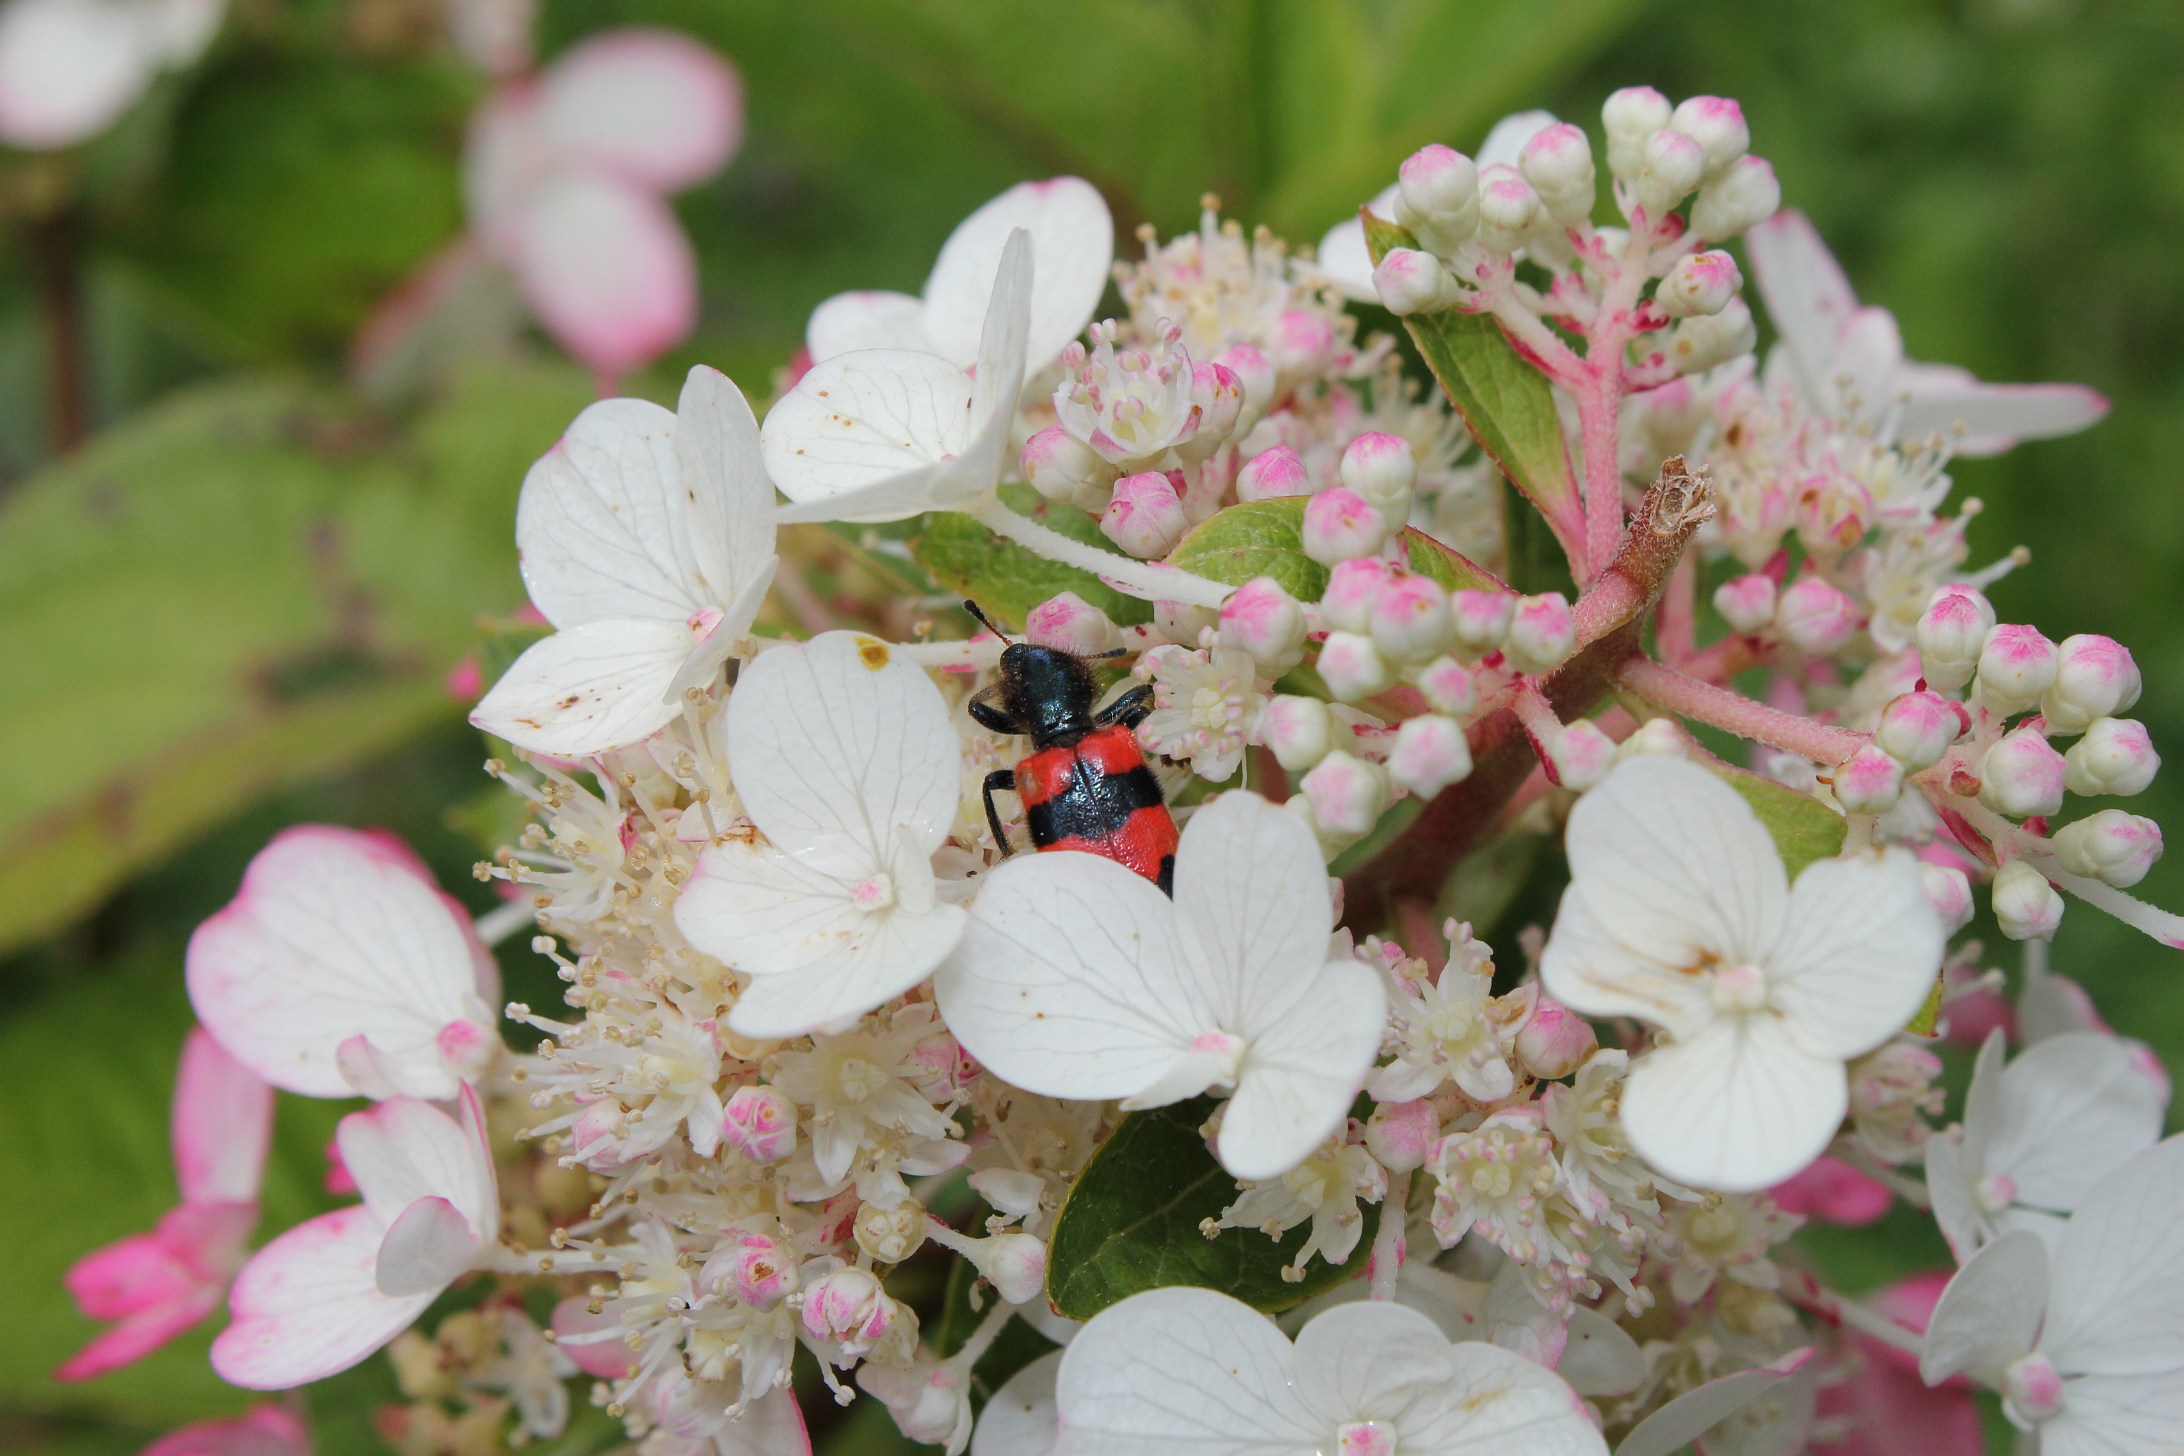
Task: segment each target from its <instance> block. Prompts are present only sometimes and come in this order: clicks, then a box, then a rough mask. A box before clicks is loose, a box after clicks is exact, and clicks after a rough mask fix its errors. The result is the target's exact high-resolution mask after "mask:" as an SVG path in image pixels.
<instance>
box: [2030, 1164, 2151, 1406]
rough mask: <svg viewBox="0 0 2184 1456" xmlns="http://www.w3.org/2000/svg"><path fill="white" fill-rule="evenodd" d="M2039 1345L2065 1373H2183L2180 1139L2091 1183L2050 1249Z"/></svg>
mask: <svg viewBox="0 0 2184 1456" xmlns="http://www.w3.org/2000/svg"><path fill="white" fill-rule="evenodd" d="M2054 1271H2055V1272H2054V1277H2053V1280H2052V1283H2053V1286H2054V1296H2053V1299H2052V1301H2051V1302H2050V1304H2049V1305H2048V1322H2047V1328H2046V1330H2045V1331H2043V1332H2042V1334H2041V1336H2040V1345H2041V1349H2042V1351H2043V1352H2044V1353H2045V1354H2046V1355H2047V1356H2048V1357H2049V1358H2050V1359H2052V1360H2053V1361H2054V1362H2055V1366H2056V1368H2057V1369H2059V1370H2062V1371H2065V1372H2066V1373H2077V1372H2083V1373H2085V1374H2089V1375H2152V1374H2157V1373H2162V1372H2174V1371H2184V1137H2172V1138H2170V1139H2168V1140H2167V1141H2165V1142H2162V1143H2159V1144H2157V1145H2156V1146H2155V1147H2153V1148H2152V1149H2151V1150H2149V1151H2147V1152H2144V1153H2141V1154H2139V1155H2138V1156H2137V1157H2136V1158H2133V1159H2132V1160H2131V1161H2130V1162H2128V1163H2126V1164H2124V1165H2123V1166H2122V1167H2121V1168H2118V1169H2117V1170H2116V1171H2115V1172H2113V1173H2110V1174H2109V1175H2108V1176H2107V1177H2105V1178H2103V1179H2101V1181H2100V1182H2098V1183H2096V1184H2094V1185H2093V1188H2092V1190H2091V1191H2090V1192H2088V1193H2087V1194H2086V1197H2085V1201H2084V1203H2083V1204H2081V1205H2080V1207H2079V1209H2078V1211H2077V1212H2076V1213H2074V1214H2072V1215H2071V1218H2070V1223H2069V1225H2068V1227H2066V1228H2065V1229H2064V1230H2063V1237H2062V1242H2061V1244H2060V1246H2059V1247H2058V1248H2057V1249H2056V1251H2055V1260H2054Z"/></svg>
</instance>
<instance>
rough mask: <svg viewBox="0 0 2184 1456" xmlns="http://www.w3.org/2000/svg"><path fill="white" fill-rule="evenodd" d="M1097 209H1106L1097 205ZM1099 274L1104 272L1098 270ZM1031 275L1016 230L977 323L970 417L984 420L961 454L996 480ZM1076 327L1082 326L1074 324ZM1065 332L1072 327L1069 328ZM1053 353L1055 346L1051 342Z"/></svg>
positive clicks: (1020, 370)
mask: <svg viewBox="0 0 2184 1456" xmlns="http://www.w3.org/2000/svg"><path fill="white" fill-rule="evenodd" d="M1100 210H1101V211H1102V212H1103V213H1104V212H1105V211H1106V207H1105V206H1104V205H1102V207H1101V209H1100ZM1103 276H1104V274H1103ZM1036 287H1037V277H1036V274H1035V272H1034V264H1033V261H1032V243H1031V234H1030V233H1028V232H1025V231H1024V230H1023V229H1021V228H1019V229H1017V230H1016V231H1015V232H1012V233H1010V234H1009V235H1008V239H1007V242H1006V244H1005V245H1004V246H1003V247H1002V249H1001V265H1000V267H999V269H998V270H997V271H996V272H995V274H994V279H993V293H992V296H991V297H989V298H988V299H987V300H986V314H985V318H984V321H983V322H982V323H981V324H980V327H979V336H978V364H977V366H976V368H975V369H974V370H973V375H974V378H973V381H972V389H971V418H972V420H974V421H984V424H982V425H981V426H980V428H979V433H978V437H977V438H976V439H975V440H973V441H972V442H971V444H970V446H969V448H967V449H966V450H965V451H964V452H963V453H964V457H965V459H966V461H967V462H969V463H972V464H974V465H975V468H976V470H977V471H978V472H979V473H981V474H984V473H987V472H988V471H989V470H990V472H991V474H992V476H993V478H996V479H997V478H999V475H1000V471H1001V467H1002V465H1003V463H1004V460H1005V457H1006V455H1007V453H1008V446H1009V438H1010V435H1011V434H1012V432H1013V431H1014V428H1015V424H1016V404H1017V401H1018V400H1019V399H1020V398H1022V396H1023V393H1024V372H1025V366H1026V363H1027V362H1028V358H1029V355H1028V347H1029V346H1028V342H1027V341H1028V338H1029V334H1028V330H1029V329H1030V327H1031V309H1032V302H1033V298H1034V294H1035V289H1036ZM1077 327H1078V328H1082V327H1083V325H1082V324H1081V323H1080V324H1079V325H1078V326H1077ZM1070 332H1071V333H1075V332H1076V330H1075V329H1072V330H1071V331H1070ZM1057 352H1059V347H1058V346H1057Z"/></svg>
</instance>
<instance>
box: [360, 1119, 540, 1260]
mask: <svg viewBox="0 0 2184 1456" xmlns="http://www.w3.org/2000/svg"><path fill="white" fill-rule="evenodd" d="M461 1110H462V1113H463V1120H462V1121H461V1122H458V1121H456V1120H455V1119H454V1118H452V1117H450V1116H448V1115H447V1114H446V1113H445V1112H442V1111H441V1110H440V1109H439V1108H437V1107H435V1106H433V1105H432V1104H431V1103H429V1102H420V1101H417V1100H416V1099H414V1098H407V1097H404V1098H397V1099H395V1100H393V1101H391V1102H382V1103H380V1104H379V1105H378V1106H376V1107H370V1108H367V1109H365V1110H364V1111H362V1112H352V1113H350V1114H349V1115H348V1116H347V1117H344V1118H343V1119H341V1123H340V1125H339V1127H338V1128H337V1129H336V1130H335V1139H336V1141H337V1142H338V1143H339V1145H340V1148H341V1162H342V1166H343V1167H345V1168H346V1169H348V1171H349V1175H350V1176H351V1177H352V1178H354V1179H355V1180H356V1186H357V1192H358V1194H359V1195H360V1196H361V1197H362V1198H363V1200H364V1206H365V1207H367V1208H369V1209H370V1210H371V1211H372V1216H373V1217H374V1218H376V1219H378V1220H379V1222H380V1223H381V1224H383V1225H392V1224H393V1223H394V1222H395V1220H397V1219H398V1218H400V1217H401V1216H402V1214H403V1213H404V1212H405V1211H407V1209H408V1208H409V1206H410V1205H411V1204H413V1203H415V1202H416V1201H417V1200H418V1199H420V1198H440V1199H445V1200H446V1201H447V1202H448V1203H449V1204H450V1205H451V1206H452V1207H453V1208H454V1209H455V1211H456V1212H457V1213H460V1214H461V1215H462V1216H463V1217H464V1219H466V1220H467V1221H468V1222H469V1225H470V1228H471V1231H472V1232H473V1233H474V1234H475V1235H477V1237H478V1238H479V1239H480V1240H485V1239H490V1238H492V1237H493V1236H494V1234H495V1233H496V1232H497V1231H498V1230H499V1228H500V1200H499V1197H498V1195H497V1193H496V1189H495V1182H494V1175H493V1159H492V1154H491V1152H490V1151H489V1150H488V1148H487V1145H486V1142H485V1131H484V1125H483V1121H482V1119H481V1117H480V1115H479V1113H478V1107H477V1096H476V1094H475V1093H473V1092H471V1091H470V1090H469V1089H468V1088H465V1089H463V1100H462V1103H461Z"/></svg>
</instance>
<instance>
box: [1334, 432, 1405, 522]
mask: <svg viewBox="0 0 2184 1456" xmlns="http://www.w3.org/2000/svg"><path fill="white" fill-rule="evenodd" d="M1341 473H1342V483H1343V484H1344V485H1345V486H1347V487H1349V488H1350V489H1351V490H1354V491H1356V492H1357V493H1358V494H1359V495H1361V496H1363V497H1364V498H1365V499H1366V501H1367V502H1369V503H1370V504H1371V505H1372V508H1373V509H1374V510H1376V511H1378V512H1380V513H1381V514H1382V515H1383V516H1386V517H1387V518H1388V519H1389V520H1391V521H1403V520H1408V519H1409V518H1410V508H1411V491H1412V488H1413V487H1414V486H1415V485H1416V484H1417V482H1418V462H1417V460H1416V459H1415V458H1414V457H1413V456H1412V454H1411V447H1410V441H1408V440H1406V439H1404V438H1403V437H1402V436H1401V435H1388V434H1383V433H1381V432H1380V431H1378V430H1371V431H1368V432H1366V433H1365V434H1362V435H1360V436H1358V437H1357V438H1356V439H1354V440H1352V441H1351V442H1350V443H1349V444H1348V445H1345V446H1344V447H1343V450H1342V465H1341Z"/></svg>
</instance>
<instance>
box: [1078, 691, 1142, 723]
mask: <svg viewBox="0 0 2184 1456" xmlns="http://www.w3.org/2000/svg"><path fill="white" fill-rule="evenodd" d="M1152 711H1153V686H1152V684H1151V683H1140V684H1138V685H1137V686H1136V687H1134V688H1132V689H1130V691H1128V692H1126V693H1124V694H1123V695H1122V696H1121V697H1119V698H1117V699H1115V701H1113V702H1112V703H1109V704H1108V705H1107V706H1106V707H1104V708H1102V709H1100V711H1099V715H1098V716H1097V717H1095V718H1094V719H1093V720H1092V721H1093V722H1095V723H1097V724H1098V725H1099V726H1100V727H1102V728H1110V727H1113V726H1114V725H1115V724H1117V723H1120V724H1122V726H1123V727H1125V728H1135V727H1137V725H1138V724H1140V723H1142V722H1144V721H1145V719H1146V717H1147V715H1149V714H1150V713H1151V712H1152Z"/></svg>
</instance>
